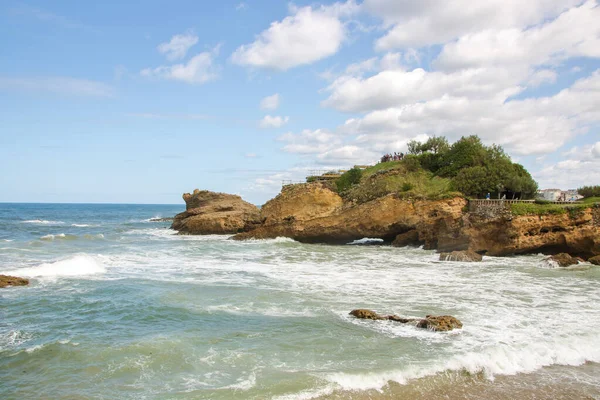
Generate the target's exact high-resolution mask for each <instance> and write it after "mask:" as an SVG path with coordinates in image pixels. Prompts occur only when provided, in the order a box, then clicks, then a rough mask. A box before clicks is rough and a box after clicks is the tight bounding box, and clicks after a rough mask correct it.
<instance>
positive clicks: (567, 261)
mask: <svg viewBox="0 0 600 400" xmlns="http://www.w3.org/2000/svg"><path fill="white" fill-rule="evenodd" d="M546 261H551V262H554V263H556V264H557V265H558V266H559V267H563V268H564V267H568V266H570V265H576V264H578V263H579V261H578V260H577V258H575V257H571V255H569V254H567V253H559V254H555V255H553V256H550V257H548V258H547V259H546Z"/></svg>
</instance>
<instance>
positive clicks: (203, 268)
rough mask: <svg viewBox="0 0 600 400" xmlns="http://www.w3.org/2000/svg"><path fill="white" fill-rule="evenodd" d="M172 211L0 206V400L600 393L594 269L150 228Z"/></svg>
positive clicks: (599, 313)
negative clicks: (356, 311)
mask: <svg viewBox="0 0 600 400" xmlns="http://www.w3.org/2000/svg"><path fill="white" fill-rule="evenodd" d="M183 208H184V207H183V205H182V206H164V205H65V204H62V205H56V204H54V205H53V204H0V274H10V275H17V276H24V277H29V278H30V279H31V284H30V285H29V286H28V287H19V288H8V289H0V398H2V399H88V398H89V399H310V398H336V399H349V398H352V399H367V398H370V399H379V398H381V399H383V398H406V399H412V398H532V399H533V398H536V399H539V398H565V399H568V398H600V368H599V367H598V364H596V363H598V362H600V287H599V283H600V268H598V267H591V266H584V268H581V269H578V270H560V269H557V268H552V266H551V265H548V264H547V263H546V262H544V257H543V256H541V255H529V256H519V257H513V258H492V257H484V261H483V262H482V263H475V264H468V263H450V262H439V261H437V258H438V257H437V255H436V254H435V253H434V252H432V251H425V250H422V249H417V248H405V249H399V248H392V247H387V246H357V245H346V246H325V245H306V244H300V243H296V242H294V241H291V240H288V239H275V240H264V241H248V242H235V241H231V240H228V237H227V236H202V237H200V236H179V235H175V234H174V232H173V231H171V230H169V229H167V227H168V226H169V223H168V222H151V218H154V217H169V216H173V215H174V214H176V213H177V212H180V211H182V210H183ZM359 307H360V308H370V309H374V310H376V311H378V312H381V313H384V314H398V315H402V316H408V317H422V316H424V315H426V314H450V315H454V316H456V317H458V318H459V319H460V320H461V321H462V322H463V323H464V328H463V329H462V330H457V331H453V332H447V333H435V332H429V331H424V330H419V329H417V328H415V327H413V326H405V325H402V324H398V323H394V322H391V321H359V320H355V319H353V318H352V317H350V316H348V312H349V311H350V310H352V309H353V308H359Z"/></svg>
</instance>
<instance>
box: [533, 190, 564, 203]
mask: <svg viewBox="0 0 600 400" xmlns="http://www.w3.org/2000/svg"><path fill="white" fill-rule="evenodd" d="M561 197H562V190H560V189H542V190H538V191H537V198H538V199H542V200H548V201H558V199H560V198H561Z"/></svg>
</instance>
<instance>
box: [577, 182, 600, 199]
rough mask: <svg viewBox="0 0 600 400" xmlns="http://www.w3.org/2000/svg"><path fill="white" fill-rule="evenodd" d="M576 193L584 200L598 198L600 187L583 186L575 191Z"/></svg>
mask: <svg viewBox="0 0 600 400" xmlns="http://www.w3.org/2000/svg"><path fill="white" fill-rule="evenodd" d="M577 193H579V194H580V195H582V196H583V197H584V198H588V197H600V186H599V185H596V186H584V187H580V188H579V189H577Z"/></svg>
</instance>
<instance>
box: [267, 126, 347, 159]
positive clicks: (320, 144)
mask: <svg viewBox="0 0 600 400" xmlns="http://www.w3.org/2000/svg"><path fill="white" fill-rule="evenodd" d="M278 140H280V141H282V142H286V143H287V144H286V145H285V146H284V147H283V150H284V151H286V152H288V153H298V154H315V153H323V152H326V151H329V150H331V149H333V148H334V147H336V146H338V145H339V144H341V139H340V137H339V135H337V134H335V133H332V132H329V131H328V130H325V129H316V130H310V129H305V130H303V131H302V132H300V133H299V134H294V133H292V132H288V133H286V134H284V135H281V136H280V137H279V138H278Z"/></svg>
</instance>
